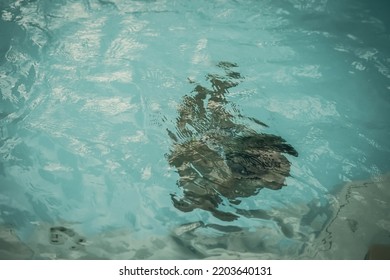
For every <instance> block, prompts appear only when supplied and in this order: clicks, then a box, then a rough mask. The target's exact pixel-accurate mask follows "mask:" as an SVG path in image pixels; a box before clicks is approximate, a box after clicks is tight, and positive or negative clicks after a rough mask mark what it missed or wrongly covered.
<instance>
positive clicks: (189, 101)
mask: <svg viewBox="0 0 390 280" xmlns="http://www.w3.org/2000/svg"><path fill="white" fill-rule="evenodd" d="M217 66H218V68H220V69H222V70H223V74H222V75H217V74H208V75H207V80H208V81H210V83H211V89H208V88H206V87H203V86H201V85H200V84H198V85H196V86H195V89H194V91H193V92H194V95H193V96H192V95H190V96H188V95H187V96H185V97H184V100H183V102H182V103H181V104H180V105H179V116H178V118H177V124H176V126H177V131H176V133H173V132H172V131H169V130H168V132H169V135H170V137H171V138H172V139H173V141H174V142H175V144H174V146H173V148H172V151H171V153H170V154H169V155H168V161H169V164H170V165H172V166H174V167H175V168H176V169H177V172H178V173H179V176H180V179H179V182H178V185H179V187H181V188H182V189H183V192H184V197H183V198H178V197H176V196H175V195H173V196H172V200H173V204H174V205H175V207H176V208H178V209H180V210H182V211H184V212H188V211H191V210H193V209H194V208H200V209H203V210H207V211H210V212H211V213H212V214H213V215H214V216H216V217H218V218H220V219H221V220H234V219H235V218H236V217H237V216H236V215H235V214H233V213H227V212H223V211H220V210H219V209H218V206H219V205H220V204H221V203H223V199H222V197H224V198H227V199H228V201H229V203H230V204H234V205H238V204H239V203H240V198H243V197H249V196H252V195H255V194H257V192H258V191H259V190H260V189H261V188H270V189H274V190H277V189H280V188H281V187H282V186H284V184H285V178H286V177H287V176H289V175H290V162H289V161H288V159H287V158H286V157H285V156H284V155H283V154H282V153H287V154H290V155H293V156H298V152H297V151H296V150H295V149H294V148H293V147H292V146H291V145H289V144H287V143H286V141H285V140H284V139H283V138H281V137H280V136H276V135H272V134H265V133H259V132H256V130H254V129H251V128H249V127H247V126H245V125H244V124H242V123H241V124H240V123H239V122H237V121H236V119H237V118H244V116H242V115H241V114H240V112H239V111H238V110H237V109H236V110H235V112H229V111H228V110H227V109H226V105H227V103H228V101H227V99H226V95H228V93H229V89H230V88H232V87H235V86H236V85H237V84H238V83H239V82H240V81H241V80H243V79H244V78H243V77H242V76H241V74H240V73H239V72H236V69H235V68H236V67H237V65H236V64H234V63H230V62H219V63H218V65H217ZM190 82H191V83H194V82H193V81H190ZM250 120H251V121H252V122H254V123H256V124H258V125H260V126H263V127H267V125H266V124H264V123H263V122H261V121H259V120H256V119H254V118H250Z"/></svg>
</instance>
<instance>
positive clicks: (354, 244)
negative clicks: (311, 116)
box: [0, 173, 390, 259]
mask: <svg viewBox="0 0 390 280" xmlns="http://www.w3.org/2000/svg"><path fill="white" fill-rule="evenodd" d="M389 186H390V173H389V174H386V175H383V176H381V177H377V178H374V179H372V180H365V181H356V182H351V183H348V184H346V185H345V186H344V187H343V188H342V191H341V192H340V193H339V195H338V205H336V206H335V208H336V211H335V216H334V217H333V219H331V220H330V222H329V224H328V225H327V226H326V227H325V230H323V232H322V233H321V234H319V235H318V236H317V238H315V240H313V242H310V244H308V243H304V242H302V243H299V242H295V243H292V244H293V245H292V244H285V246H286V248H287V249H286V250H284V254H280V253H277V252H275V251H272V250H269V248H272V242H274V241H275V240H276V239H274V240H273V239H272V234H273V233H272V231H270V230H269V229H267V228H258V229H255V230H253V229H252V230H248V229H237V228H229V227H226V228H224V229H223V231H224V232H222V231H221V229H222V228H218V227H217V226H215V227H214V228H215V229H216V232H217V231H219V232H220V234H214V235H210V234H205V230H204V229H205V228H208V229H210V228H212V227H213V225H205V224H204V223H202V222H193V223H189V224H185V225H182V226H179V227H177V228H175V229H174V230H172V233H171V234H170V235H169V236H153V235H151V236H149V237H148V238H140V237H137V234H136V233H134V232H131V231H130V230H128V229H118V230H114V231H112V232H107V233H104V234H100V235H96V236H90V237H85V236H83V235H82V234H81V233H78V232H76V231H75V230H73V229H72V226H71V225H66V224H64V225H60V226H58V225H55V226H54V225H49V224H38V225H35V230H34V232H33V234H32V235H31V237H30V238H29V239H28V240H26V241H25V242H22V241H21V240H20V239H19V238H18V236H17V234H16V232H15V229H13V228H12V227H9V226H6V225H2V226H0V244H1V246H0V247H1V249H0V259H364V258H365V255H366V254H367V251H368V250H369V248H370V247H371V248H372V246H376V247H378V245H379V247H381V246H382V245H383V246H384V247H386V246H388V244H390V217H389V212H388V201H390V188H389ZM267 230H268V234H269V235H268V236H269V238H268V242H269V243H270V244H266V238H264V236H267ZM299 244H300V245H299ZM278 245H279V246H280V245H281V244H278ZM288 246H290V247H291V248H290V251H289V249H288ZM289 252H290V254H289ZM299 252H300V254H299V255H298V253H299Z"/></svg>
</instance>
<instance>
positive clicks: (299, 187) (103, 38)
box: [0, 0, 390, 258]
mask: <svg viewBox="0 0 390 280" xmlns="http://www.w3.org/2000/svg"><path fill="white" fill-rule="evenodd" d="M0 8H1V20H0V38H1V40H0V90H1V97H2V99H1V103H0V186H1V193H0V211H1V212H0V213H1V216H0V221H1V223H2V224H4V225H8V226H11V227H12V228H14V229H15V231H16V235H17V236H18V238H19V239H20V240H21V242H23V243H24V244H27V246H29V247H30V248H33V251H34V253H33V258H47V257H49V258H51V257H61V256H62V257H64V256H65V258H73V257H75V256H76V257H78V256H80V255H77V254H76V255H72V254H73V253H74V252H80V251H81V252H84V251H85V250H86V251H87V252H89V253H91V252H92V251H93V253H91V254H90V255H87V257H88V256H89V257H94V258H95V257H103V258H147V257H150V256H151V255H150V254H152V253H151V252H153V251H155V250H157V249H156V248H158V249H159V250H160V249H161V251H162V252H166V253H161V255H158V254H157V255H154V257H157V258H192V257H201V258H204V257H210V256H211V257H217V258H218V257H226V256H232V255H235V254H236V255H237V254H246V253H251V254H253V255H250V257H254V258H257V257H258V258H267V257H271V258H312V257H314V256H315V253H313V254H312V253H310V254H309V253H307V248H314V249H313V250H314V251H315V252H316V251H318V250H317V249H316V248H317V247H316V246H317V245H316V244H317V243H316V238H317V237H318V236H319V235H320V234H321V232H323V231H324V229H325V227H326V224H327V223H329V221H330V219H331V218H332V216H333V215H334V213H335V211H336V209H337V205H338V203H339V201H337V199H338V198H337V196H336V194H337V192H338V191H339V190H340V189H341V186H342V185H343V184H345V183H346V182H350V181H355V180H360V179H370V178H374V177H376V176H380V175H382V174H385V173H387V172H389V170H390V162H389V160H388V159H389V156H390V149H389V145H388V139H389V134H390V129H389V128H390V124H389V122H388V120H389V119H390V108H389V107H390V99H389V96H390V95H389V94H390V68H389V67H390V55H389V50H390V36H389V19H388V17H387V13H386V12H385V11H386V9H387V10H388V5H387V4H386V3H385V1H379V0H378V1H348V0H343V1H327V0H312V1H299V0H290V1H287V0H286V1H265V0H259V1H233V0H220V1H168V0H167V1H163V0H157V1H124V0H116V1H100V0H99V1H88V0H85V1H66V0H62V1H2V2H1V5H0ZM221 61H225V62H230V63H235V64H237V65H238V67H237V69H235V71H238V72H239V73H240V75H241V76H242V77H243V79H242V81H241V82H240V84H238V85H237V86H235V87H233V88H231V89H230V90H229V93H228V94H227V95H226V99H227V104H226V107H227V108H228V109H227V110H228V111H229V112H232V113H233V114H237V112H239V113H240V114H242V115H243V116H245V117H250V118H256V119H258V120H260V121H262V122H264V123H266V124H267V125H268V126H269V127H268V128H265V127H260V126H258V125H257V124H255V123H253V122H251V121H248V120H243V122H244V123H245V125H247V126H248V127H250V128H251V129H255V130H257V131H258V132H263V133H267V134H274V135H278V136H281V137H283V138H284V139H285V140H286V141H287V143H289V144H290V145H292V146H293V147H294V148H295V149H296V150H297V151H298V152H299V156H298V157H293V156H290V155H286V157H287V158H288V160H289V161H290V162H291V172H290V173H291V176H290V177H288V178H287V179H286V184H287V186H286V187H284V188H282V189H281V190H277V191H274V190H268V189H263V190H261V191H260V192H259V193H258V194H257V195H255V196H250V197H246V198H243V199H242V201H241V203H240V205H239V206H235V205H232V204H230V203H229V201H227V200H226V199H225V200H224V205H220V207H221V211H224V212H235V211H236V209H237V208H239V209H243V210H246V211H247V212H248V213H252V214H251V215H252V216H251V215H249V214H246V215H239V218H238V219H236V220H234V221H230V222H228V221H222V220H220V219H218V218H217V217H215V216H213V215H212V214H211V213H210V211H206V210H204V209H195V210H193V211H191V212H182V211H180V210H178V209H177V208H175V207H174V206H173V204H172V200H171V195H177V196H181V195H183V188H181V187H179V186H178V184H177V181H178V180H179V175H178V173H177V170H175V168H173V167H172V166H170V165H169V163H168V160H167V154H169V152H170V151H171V149H172V145H173V143H172V142H173V141H172V139H171V138H170V137H169V135H168V133H167V130H170V131H175V129H176V128H175V126H176V121H177V118H178V107H179V106H180V104H181V103H182V102H183V97H184V96H185V95H188V96H191V95H193V94H194V93H193V90H194V87H195V85H194V84H193V83H191V82H190V81H194V82H195V83H197V84H200V85H202V86H204V87H206V88H210V87H211V84H210V82H209V81H207V79H206V76H207V75H209V74H216V73H217V74H221V69H220V68H218V67H217V65H218V63H219V62H221ZM183 225H187V227H185V226H183ZM55 226H64V227H66V228H67V229H69V230H72V231H74V232H77V234H80V235H81V236H85V237H86V239H87V244H86V245H85V246H84V245H83V244H81V245H83V246H84V247H82V249H77V248H76V249H70V248H68V247H66V246H65V247H66V248H65V247H64V248H65V249H64V250H65V251H66V250H68V251H72V250H73V251H72V252H73V253H72V254H68V255H67V254H66V253H62V254H64V255H61V254H60V253H58V250H59V249H57V248H60V247H56V245H53V244H50V242H49V240H48V236H49V228H50V227H55ZM191 227H192V228H191ZM59 232H60V234H63V232H61V231H59ZM68 233H69V235H72V234H71V233H70V232H68ZM69 235H66V232H65V235H64V236H65V237H64V238H65V239H66V238H68V239H71V238H70V237H69ZM172 236H173V238H171V237H172ZM123 239H125V240H127V241H126V242H128V243H129V244H128V245H126V246H128V247H126V246H124V245H123V244H124V243H123V242H125V241H123ZM88 240H95V241H94V242H91V243H88ZM96 240H99V241H96ZM102 240H103V241H102ZM104 240H106V241H104ZM129 240H131V242H130V241H129ZM150 240H154V241H153V242H154V243H153V242H151V241H150ZM156 240H158V241H159V242H160V243H161V244H162V245H161V246H160V245H158V246H157V245H156V244H157V243H156V242H155V241H156ZM172 240H173V241H172ZM52 241H53V240H52ZM109 241H110V242H111V243H110V244H108V243H109ZM121 242H122V243H121ZM52 243H53V242H52ZM76 243H77V242H76ZM103 243H104V244H105V243H107V244H105V245H101V244H103ZM160 243H159V244H160ZM36 244H40V245H39V246H38V245H36ZM42 244H44V245H42ZM126 244H127V243H126ZM78 245H80V244H78ZM156 246H157V247H156ZM175 246H176V247H175ZM177 247H178V248H179V249H175V248H177ZM53 248H54V249H53ZM61 248H62V247H61ZM96 248H99V249H96ZM112 248H114V249H112ZM134 248H136V249H137V250H138V251H137V250H136V251H134V250H135V249H134ZM188 248H190V249H188ZM133 249H134V250H133ZM74 250H76V251H74ZM83 250H84V251H83ZM94 250H95V251H94ZM142 250H143V251H142ZM164 250H165V251H164ZM347 250H348V248H347ZM351 250H352V248H351ZM126 251H127V252H128V253H127V254H126V253H124V252H126ZM178 251H179V252H181V253H177V252H178ZM47 252H54V253H52V254H51V255H48V254H45V253H47ZM134 252H136V253H134ZM142 252H143V253H142ZM80 254H81V253H80ZM152 257H153V256H152ZM355 257H360V256H355Z"/></svg>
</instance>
